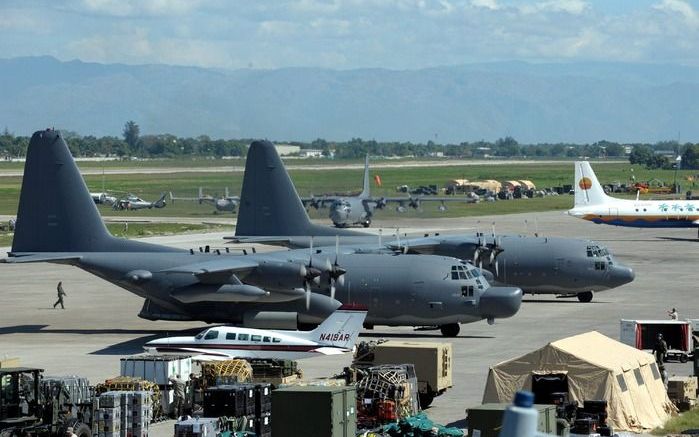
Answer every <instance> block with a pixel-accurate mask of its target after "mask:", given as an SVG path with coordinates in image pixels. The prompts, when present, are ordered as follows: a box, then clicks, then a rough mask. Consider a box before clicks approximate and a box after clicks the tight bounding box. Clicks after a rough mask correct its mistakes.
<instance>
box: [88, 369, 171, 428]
mask: <svg viewBox="0 0 699 437" xmlns="http://www.w3.org/2000/svg"><path fill="white" fill-rule="evenodd" d="M108 391H120V392H122V391H127V392H133V391H138V392H148V393H149V395H150V400H149V401H148V405H149V407H150V409H151V411H150V413H149V418H150V420H155V419H157V418H159V417H160V416H162V414H163V410H162V400H161V399H162V398H161V391H160V388H159V387H158V385H157V384H155V383H154V382H151V381H145V380H143V379H141V378H133V377H129V376H118V377H116V378H111V379H107V380H106V381H104V383H102V384H97V386H95V394H97V395H98V396H101V395H102V394H103V393H105V392H108Z"/></svg>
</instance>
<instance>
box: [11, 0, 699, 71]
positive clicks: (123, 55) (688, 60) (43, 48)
mask: <svg viewBox="0 0 699 437" xmlns="http://www.w3.org/2000/svg"><path fill="white" fill-rule="evenodd" d="M32 55H52V56H55V57H57V58H59V59H61V60H70V59H81V60H84V61H96V62H107V63H112V62H121V63H128V64H143V63H164V64H178V65H194V66H202V67H221V68H244V67H254V68H277V67H288V66H312V67H330V68H341V69H346V68H360V67H385V68H395V69H414V68H422V67H430V66H437V65H452V64H463V63H469V62H482V61H495V60H513V59H517V60H525V61H534V62H537V61H589V60H598V61H631V62H669V63H677V64H688V65H699V0H693V1H689V0H619V1H615V0H589V1H585V0H539V1H513V0H418V1H413V0H334V1H331V0H328V1H324V0H298V1H292V0H288V1H286V0H280V1H272V0H245V1H238V0H228V1H226V0H211V1H204V0H152V1H147V0H64V1H60V0H0V56H1V57H5V58H9V57H16V56H32Z"/></svg>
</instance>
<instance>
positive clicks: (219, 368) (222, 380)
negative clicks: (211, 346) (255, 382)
mask: <svg viewBox="0 0 699 437" xmlns="http://www.w3.org/2000/svg"><path fill="white" fill-rule="evenodd" d="M201 373H202V377H203V378H204V382H205V383H206V386H207V387H213V386H216V385H221V384H234V383H238V382H250V381H251V379H252V367H250V363H248V362H247V361H245V360H224V361H215V362H208V363H201Z"/></svg>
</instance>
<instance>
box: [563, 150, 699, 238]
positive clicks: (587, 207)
mask: <svg viewBox="0 0 699 437" xmlns="http://www.w3.org/2000/svg"><path fill="white" fill-rule="evenodd" d="M568 214H569V215H572V216H573V217H578V218H581V219H584V220H589V221H591V222H594V223H598V224H599V223H604V224H608V225H615V226H630V227H637V228H694V227H699V201H696V200H640V199H639V197H638V196H636V199H634V200H631V199H617V198H615V197H611V196H608V195H607V194H606V193H605V192H604V189H603V188H602V185H600V183H599V181H598V180H597V176H595V172H593V171H592V167H590V163H589V162H587V161H577V162H576V163H575V206H574V207H573V209H571V210H569V211H568Z"/></svg>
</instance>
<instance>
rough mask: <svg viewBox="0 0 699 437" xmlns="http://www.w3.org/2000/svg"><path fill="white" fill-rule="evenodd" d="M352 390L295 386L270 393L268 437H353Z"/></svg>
mask: <svg viewBox="0 0 699 437" xmlns="http://www.w3.org/2000/svg"><path fill="white" fill-rule="evenodd" d="M356 406H357V391H356V389H355V388H354V387H327V386H300V387H298V386H295V387H285V388H280V389H278V390H274V391H273V392H272V414H273V417H274V423H273V425H272V437H298V436H304V437H354V436H355V434H356V431H357V411H356V410H357V408H356Z"/></svg>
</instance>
